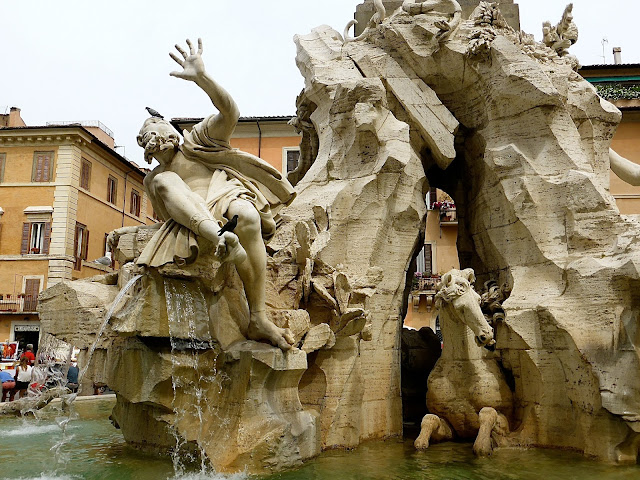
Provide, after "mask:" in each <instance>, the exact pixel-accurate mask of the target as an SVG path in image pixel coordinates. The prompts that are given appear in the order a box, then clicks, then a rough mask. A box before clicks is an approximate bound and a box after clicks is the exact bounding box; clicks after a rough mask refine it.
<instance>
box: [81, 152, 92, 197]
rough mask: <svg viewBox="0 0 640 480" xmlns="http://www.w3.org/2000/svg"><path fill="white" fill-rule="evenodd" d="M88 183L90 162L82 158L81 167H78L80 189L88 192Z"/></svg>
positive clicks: (89, 180) (89, 179)
mask: <svg viewBox="0 0 640 480" xmlns="http://www.w3.org/2000/svg"><path fill="white" fill-rule="evenodd" d="M90 182H91V162H90V161H89V160H87V159H86V158H83V159H82V166H81V167H80V188H84V189H85V190H89V183H90Z"/></svg>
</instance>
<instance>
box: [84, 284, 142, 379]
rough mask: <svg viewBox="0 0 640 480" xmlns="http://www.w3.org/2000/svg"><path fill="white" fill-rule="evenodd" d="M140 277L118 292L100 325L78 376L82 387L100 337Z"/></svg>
mask: <svg viewBox="0 0 640 480" xmlns="http://www.w3.org/2000/svg"><path fill="white" fill-rule="evenodd" d="M140 277H142V275H134V276H133V277H131V278H130V279H129V281H128V282H127V283H126V285H125V286H124V287H122V290H120V291H119V292H118V295H116V298H115V299H114V300H113V303H112V304H111V307H109V310H108V311H107V314H106V315H105V316H104V320H103V321H102V325H100V330H98V334H97V335H96V339H95V340H94V341H93V345H91V348H90V349H89V353H88V354H87V363H86V365H85V366H84V367H82V370H81V371H80V374H79V375H78V383H79V384H80V385H82V380H83V379H84V375H85V374H86V373H87V370H88V368H89V365H91V358H92V357H93V353H94V352H95V350H96V347H97V346H98V342H99V341H100V337H102V334H103V333H104V331H105V329H106V328H107V325H108V324H109V320H111V317H112V316H113V314H114V312H115V311H116V308H118V305H119V304H120V301H121V300H122V298H123V297H124V296H125V295H126V294H127V292H128V291H129V289H130V288H131V287H133V285H134V284H135V283H136V282H137V281H138V279H139V278H140Z"/></svg>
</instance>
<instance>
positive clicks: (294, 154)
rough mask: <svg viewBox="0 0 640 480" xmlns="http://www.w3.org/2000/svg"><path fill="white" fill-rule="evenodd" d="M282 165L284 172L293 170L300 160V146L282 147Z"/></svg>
mask: <svg viewBox="0 0 640 480" xmlns="http://www.w3.org/2000/svg"><path fill="white" fill-rule="evenodd" d="M282 160H283V161H282V163H283V165H282V167H283V171H284V173H289V172H293V171H294V170H295V169H296V168H297V167H298V162H299V161H300V148H298V147H295V148H289V147H285V148H283V159H282Z"/></svg>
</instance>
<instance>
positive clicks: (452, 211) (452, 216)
mask: <svg viewBox="0 0 640 480" xmlns="http://www.w3.org/2000/svg"><path fill="white" fill-rule="evenodd" d="M440 225H458V212H457V211H456V207H455V206H454V207H452V208H451V207H450V208H441V209H440Z"/></svg>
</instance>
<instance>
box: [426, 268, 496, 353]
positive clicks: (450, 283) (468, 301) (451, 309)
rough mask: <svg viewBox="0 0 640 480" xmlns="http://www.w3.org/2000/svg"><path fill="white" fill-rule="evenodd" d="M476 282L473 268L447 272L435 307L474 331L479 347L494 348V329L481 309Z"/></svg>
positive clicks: (436, 298) (440, 285)
mask: <svg viewBox="0 0 640 480" xmlns="http://www.w3.org/2000/svg"><path fill="white" fill-rule="evenodd" d="M475 280H476V276H475V274H474V272H473V269H471V268H467V269H465V270H456V269H454V270H451V271H449V272H447V273H446V274H445V275H444V276H443V277H442V280H441V282H440V284H439V285H438V293H437V294H436V296H435V305H436V308H437V309H438V310H439V311H440V312H441V313H445V314H447V315H449V316H450V317H451V318H452V319H453V320H458V321H459V322H462V323H464V324H466V325H467V326H468V327H469V328H470V329H471V330H472V331H473V334H474V336H475V339H476V343H477V344H478V346H480V347H482V346H492V345H494V344H495V340H494V338H493V328H491V325H489V323H487V320H486V319H485V316H484V314H483V313H482V310H481V308H480V295H478V293H476V291H475V290H474V289H473V287H472V284H473V282H475Z"/></svg>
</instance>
